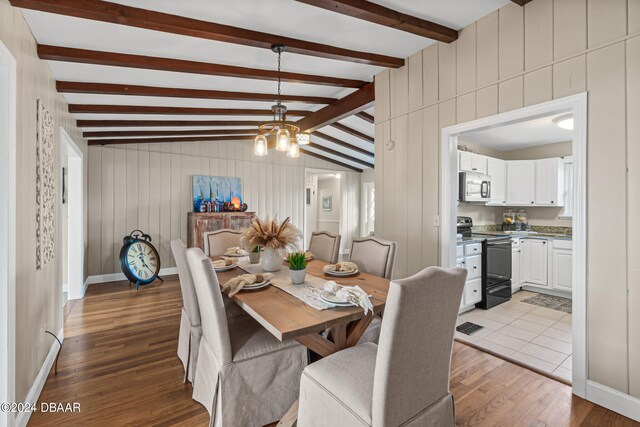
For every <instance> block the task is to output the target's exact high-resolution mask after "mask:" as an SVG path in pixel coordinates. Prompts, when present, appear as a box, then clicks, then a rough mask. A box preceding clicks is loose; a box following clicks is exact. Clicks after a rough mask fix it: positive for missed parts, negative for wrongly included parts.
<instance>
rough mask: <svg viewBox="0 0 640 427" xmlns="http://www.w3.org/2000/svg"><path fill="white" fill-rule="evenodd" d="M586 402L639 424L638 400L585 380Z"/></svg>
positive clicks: (639, 402) (639, 407) (639, 405)
mask: <svg viewBox="0 0 640 427" xmlns="http://www.w3.org/2000/svg"><path fill="white" fill-rule="evenodd" d="M587 400H589V401H591V402H593V403H596V404H598V405H600V406H604V407H605V408H607V409H610V410H612V411H614V412H617V413H619V414H622V415H624V416H625V417H629V418H631V419H632V420H636V421H639V422H640V399H638V398H636V397H633V396H630V395H628V394H626V393H622V392H620V391H618V390H614V389H612V388H610V387H607V386H604V385H602V384H600V383H597V382H595V381H591V380H587Z"/></svg>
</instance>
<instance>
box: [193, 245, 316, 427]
mask: <svg viewBox="0 0 640 427" xmlns="http://www.w3.org/2000/svg"><path fill="white" fill-rule="evenodd" d="M187 261H188V263H189V268H190V269H191V274H192V276H193V282H194V284H195V289H196V294H197V295H198V305H199V307H200V316H201V319H202V340H201V341H200V348H199V350H198V369H197V371H196V372H195V376H194V380H193V398H194V399H195V400H196V401H198V402H200V403H201V404H203V405H204V406H205V408H207V411H208V412H209V415H210V416H211V425H212V426H225V427H226V426H263V425H266V424H269V423H272V422H275V421H277V420H279V419H280V418H281V417H282V416H283V415H284V414H285V412H286V411H287V409H289V407H290V406H291V404H292V403H293V402H294V401H295V400H296V398H297V396H298V390H299V381H300V375H301V373H302V370H303V369H304V367H305V366H306V365H307V351H306V349H305V348H304V347H303V346H301V345H300V344H298V343H297V342H295V341H284V342H280V341H278V340H277V339H276V338H274V337H273V336H272V335H271V334H269V333H268V332H267V331H266V330H265V329H264V328H263V327H262V326H260V325H259V324H258V323H257V322H256V321H255V320H253V319H252V318H246V319H243V320H239V321H235V322H228V321H227V316H226V315H225V307H224V303H223V301H222V292H221V291H220V285H219V283H218V278H217V276H216V273H215V271H214V270H213V266H212V264H211V261H210V259H209V258H207V256H206V255H205V254H204V253H203V252H202V251H201V250H200V248H190V249H188V250H187Z"/></svg>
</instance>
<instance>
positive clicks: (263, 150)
mask: <svg viewBox="0 0 640 427" xmlns="http://www.w3.org/2000/svg"><path fill="white" fill-rule="evenodd" d="M253 154H254V155H256V156H260V157H264V156H266V155H267V154H269V148H268V147H267V138H266V137H265V136H264V135H258V136H256V139H255V140H254V142H253Z"/></svg>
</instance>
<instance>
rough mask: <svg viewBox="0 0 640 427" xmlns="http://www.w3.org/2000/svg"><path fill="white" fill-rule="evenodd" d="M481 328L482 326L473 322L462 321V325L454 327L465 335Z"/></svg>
mask: <svg viewBox="0 0 640 427" xmlns="http://www.w3.org/2000/svg"><path fill="white" fill-rule="evenodd" d="M482 328H483V327H482V326H480V325H476V324H475V323H471V322H464V323H463V324H462V325H460V326H457V327H456V331H458V332H462V333H463V334H465V335H473V334H474V333H476V332H478V331H479V330H480V329H482Z"/></svg>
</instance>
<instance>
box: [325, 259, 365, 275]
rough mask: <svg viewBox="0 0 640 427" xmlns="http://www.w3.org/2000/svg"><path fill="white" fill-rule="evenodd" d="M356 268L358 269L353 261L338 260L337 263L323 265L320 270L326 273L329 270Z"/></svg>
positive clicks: (350, 269)
mask: <svg viewBox="0 0 640 427" xmlns="http://www.w3.org/2000/svg"><path fill="white" fill-rule="evenodd" d="M356 270H358V266H357V265H356V264H355V263H353V262H349V261H345V262H339V263H337V264H329V265H325V266H324V267H323V268H322V271H324V272H325V273H328V272H331V271H344V272H349V271H356Z"/></svg>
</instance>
